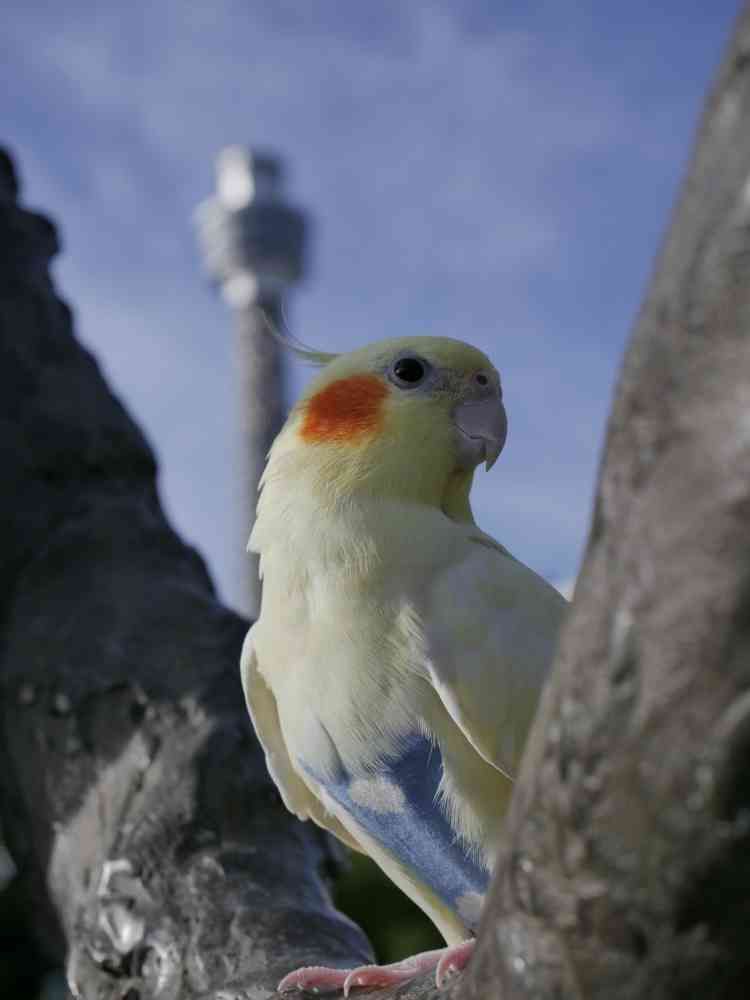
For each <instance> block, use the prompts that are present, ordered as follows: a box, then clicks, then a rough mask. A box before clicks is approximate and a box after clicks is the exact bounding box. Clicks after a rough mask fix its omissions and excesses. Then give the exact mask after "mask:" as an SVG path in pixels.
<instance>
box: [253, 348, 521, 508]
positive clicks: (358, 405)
mask: <svg viewBox="0 0 750 1000" xmlns="http://www.w3.org/2000/svg"><path fill="white" fill-rule="evenodd" d="M318 357H319V358H322V357H325V358H328V357H329V356H318ZM506 432H507V418H506V415H505V408H504V406H503V401H502V391H501V387H500V376H499V375H498V373H497V371H496V369H495V368H494V367H493V365H492V364H491V362H490V361H489V360H488V358H487V357H486V356H485V355H484V354H482V352H481V351H478V350H477V349H476V348H474V347H471V346H469V345H468V344H464V343H462V342H461V341H458V340H451V339H448V338H441V337H408V338H394V339H389V340H381V341H379V342H378V343H375V344H370V345H369V346H367V347H363V348H361V349H359V350H356V351H352V352H350V353H347V354H340V355H336V356H333V358H332V359H331V360H328V362H327V363H326V364H325V367H324V368H323V369H322V371H321V372H320V373H319V374H318V376H317V377H316V378H315V379H314V380H313V382H312V383H311V384H310V386H309V387H308V388H307V390H306V392H305V393H304V395H303V396H302V398H301V399H300V400H299V401H298V403H297V404H296V406H295V407H294V409H293V411H292V413H291V414H290V416H289V420H288V421H287V425H286V427H285V429H284V431H283V432H282V434H281V435H280V437H279V439H278V442H277V444H276V445H274V448H273V450H272V452H271V458H270V462H269V470H268V474H270V475H273V465H274V461H275V459H277V458H279V459H283V460H285V461H288V460H290V459H291V458H292V456H293V457H294V460H295V461H297V462H301V463H303V464H304V466H305V467H307V468H309V469H310V470H312V472H313V476H314V482H315V484H316V488H318V489H320V490H321V491H322V492H324V493H325V494H326V495H327V496H328V497H329V498H330V499H332V500H336V499H339V498H349V497H354V496H368V495H369V496H374V497H382V498H388V499H398V500H405V501H412V502H417V503H426V504H430V505H434V506H438V507H440V508H441V509H442V510H444V511H445V513H446V514H448V515H449V516H451V517H454V518H457V519H461V520H467V519H471V511H470V507H469V501H468V496H469V490H470V488H471V482H472V477H473V473H474V469H475V468H476V466H477V465H479V464H480V463H481V462H484V463H485V464H486V466H487V468H488V469H489V468H490V467H491V466H492V465H493V464H494V462H495V460H496V459H497V457H498V455H499V454H500V451H501V450H502V447H503V445H504V444H505V437H506Z"/></svg>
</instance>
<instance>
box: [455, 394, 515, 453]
mask: <svg viewBox="0 0 750 1000" xmlns="http://www.w3.org/2000/svg"><path fill="white" fill-rule="evenodd" d="M453 422H454V424H455V425H456V427H457V428H458V429H459V431H460V432H461V447H462V450H463V457H464V459H465V460H466V461H468V462H471V463H472V465H478V464H479V463H480V462H484V463H485V468H486V469H487V471H488V472H489V470H490V469H491V468H492V466H493V465H494V464H495V462H496V461H497V458H498V455H499V454H500V452H501V451H502V450H503V445H504V444H505V439H506V437H507V435H508V418H507V416H506V414H505V407H504V406H503V401H502V399H501V398H500V396H496V395H492V396H487V397H485V398H484V399H477V400H473V399H472V400H465V401H464V402H463V403H459V404H458V406H457V407H456V408H455V410H454V411H453Z"/></svg>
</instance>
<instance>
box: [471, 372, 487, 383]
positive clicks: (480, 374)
mask: <svg viewBox="0 0 750 1000" xmlns="http://www.w3.org/2000/svg"><path fill="white" fill-rule="evenodd" d="M474 381H475V382H476V384H477V385H489V382H490V380H489V378H488V377H487V376H486V375H485V374H484V372H477V374H476V375H475V376H474Z"/></svg>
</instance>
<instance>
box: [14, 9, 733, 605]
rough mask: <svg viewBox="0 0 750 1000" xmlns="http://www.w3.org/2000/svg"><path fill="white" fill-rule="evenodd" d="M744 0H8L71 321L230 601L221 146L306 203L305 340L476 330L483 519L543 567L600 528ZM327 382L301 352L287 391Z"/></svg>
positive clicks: (21, 152) (238, 549)
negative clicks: (604, 479)
mask: <svg viewBox="0 0 750 1000" xmlns="http://www.w3.org/2000/svg"><path fill="white" fill-rule="evenodd" d="M738 9H739V4H738V2H737V0H711V2H710V3H708V2H706V0H681V2H680V0H666V2H663V3H661V4H659V5H655V4H653V3H652V2H650V0H648V2H647V0H632V2H630V3H629V4H627V5H624V4H616V3H604V2H602V0H599V2H596V0H588V2H585V0H580V2H575V3H574V2H572V0H555V2H552V0H550V2H538V3H537V2H533V0H526V2H524V3H520V2H514V3H511V2H507V3H504V2H502V0H495V2H492V3H490V2H471V0H465V2H463V3H462V2H459V0H433V2H426V0H425V2H420V0H414V2H410V3H408V2H404V0H379V2H378V3H366V2H364V0H351V2H349V3H342V2H340V0H297V2H291V0H275V2H273V0H243V2H237V0H212V2H211V3H193V2H188V0H183V2H181V3H180V2H177V0H151V2H149V3H146V2H144V0H132V2H131V3H129V4H127V5H125V4H119V3H118V4H115V3H113V2H111V0H107V2H104V3H99V4H94V3H82V2H80V0H70V2H68V3H65V4H52V3H42V2H40V0H36V2H32V3H28V0H26V2H20V0H11V2H10V3H6V5H5V6H4V17H3V22H4V23H3V31H2V34H1V36H0V63H1V64H2V65H3V67H4V72H3V79H4V85H3V87H2V88H0V141H1V142H5V143H6V144H7V145H9V147H10V148H11V150H12V151H13V152H14V154H15V155H16V158H17V161H18V164H19V167H20V170H21V173H22V177H23V179H24V193H25V198H26V201H27V203H29V204H30V205H32V206H35V207H39V208H41V209H43V210H44V211H46V212H48V213H49V214H51V215H52V216H53V217H54V218H55V220H56V221H57V222H58V224H59V226H60V228H61V232H62V236H63V242H64V252H63V254H62V255H61V256H60V258H59V259H58V261H57V263H56V265H55V275H56V278H57V281H58V287H59V289H60V290H61V292H62V294H63V295H64V296H65V297H66V298H67V299H68V300H69V301H70V302H71V304H72V305H73V307H74V310H75V314H76V320H77V330H78V334H79V336H80V337H81V339H82V340H83V341H84V342H85V343H86V344H87V346H89V347H90V348H91V349H92V350H93V351H94V352H95V353H96V355H97V356H98V358H99V360H100V362H101V364H102V366H103V368H104V370H105V372H106V374H107V375H108V377H109V378H110V379H111V381H112V383H113V384H114V386H115V388H116V390H117V392H118V393H119V394H120V396H121V397H122V398H123V399H124V401H125V403H126V404H127V405H128V407H129V408H130V410H131V412H132V413H133V414H134V415H135V417H136V418H137V419H138V421H139V422H140V423H141V425H142V426H143V427H144V428H145V430H146V432H147V434H148V436H149V438H150V440H151V442H152V444H153V445H154V447H155V449H156V451H157V453H158V456H159V460H160V463H161V489H162V495H163V498H164V500H165V504H166V507H167V509H168V511H169V514H170V516H171V517H172V520H173V522H174V523H175V525H176V527H177V528H178V530H179V531H180V532H181V533H182V534H183V535H184V537H185V538H187V539H188V540H189V541H191V542H192V543H194V544H195V545H197V547H198V548H199V549H200V550H201V552H202V553H203V554H204V555H205V556H206V558H207V560H208V562H209V564H210V566H211V569H212V571H213V573H214V577H215V579H216V581H217V583H218V585H219V588H220V590H221V592H222V594H223V596H224V597H225V598H226V599H227V600H228V601H229V602H230V603H236V602H237V600H238V597H239V594H240V586H239V584H238V577H239V573H240V572H241V566H242V562H243V550H244V545H245V540H246V530H245V528H244V525H243V523H242V517H241V513H240V511H239V509H238V501H237V491H236V473H237V454H238V450H237V449H238V443H237V437H236V425H237V407H238V401H237V399H236V394H235V383H234V377H233V376H234V373H233V370H232V336H231V324H230V317H229V315H228V314H227V311H226V309H225V307H224V306H223V305H222V303H221V302H220V301H219V299H218V297H217V296H216V295H215V293H214V292H213V291H212V289H211V288H210V287H209V286H208V284H207V283H206V281H205V278H204V274H203V270H202V264H201V261H200V258H199V254H198V251H197V247H196V241H195V233H194V230H193V221H192V219H193V212H194V209H195V207H196V205H197V204H198V203H199V202H200V201H201V200H202V199H204V198H205V197H206V196H207V195H208V194H210V192H211V190H212V187H213V162H214V157H215V154H216V153H217V152H218V150H219V149H220V148H222V147H223V146H225V145H227V144H234V143H242V144H256V145H258V146H261V147H265V148H271V149H274V150H276V151H278V152H279V153H281V154H282V155H283V156H284V157H285V159H286V161H287V165H288V168H289V175H290V176H289V184H288V191H289V195H290V198H291V199H292V200H293V201H295V202H296V203H297V204H299V205H300V206H302V207H304V208H305V209H307V210H309V211H310V212H311V213H312V215H313V218H314V223H315V226H314V232H313V245H312V251H313V253H312V265H313V266H312V270H311V274H310V277H309V279H308V281H307V282H306V284H305V285H304V286H302V287H301V288H300V289H299V290H298V291H297V292H296V293H295V294H294V296H293V299H292V300H291V301H290V304H289V321H290V326H291V328H292V329H293V331H294V332H295V333H296V334H297V335H298V336H299V337H300V338H301V339H303V340H305V341H306V342H308V343H311V344H313V345H315V346H317V347H320V348H321V349H324V350H334V351H336V350H346V349H347V347H349V346H355V345H360V344H363V343H366V342H368V341H372V340H376V339H378V338H380V337H384V336H395V335H405V334H408V333H410V332H413V333H415V334H422V333H429V334H441V335H447V336H456V337H460V338H463V339H466V340H469V341H471V342H473V343H475V344H477V345H478V346H480V347H481V348H483V349H484V350H485V351H487V353H488V354H490V356H491V357H492V358H493V360H494V361H495V363H496V364H497V366H498V368H499V369H500V371H501V374H502V376H503V381H504V386H505V395H506V402H507V406H508V411H509V417H510V434H509V439H508V445H507V447H506V450H505V453H504V455H503V456H502V457H501V459H500V461H499V462H498V464H497V465H496V466H495V468H494V469H493V470H492V472H491V473H490V474H489V475H487V474H485V473H483V472H480V473H479V474H478V477H477V486H476V488H475V494H474V507H475V513H476V516H477V520H478V521H479V523H480V524H481V525H482V527H484V528H485V529H486V530H488V531H490V532H491V533H492V534H494V535H495V536H496V537H498V538H499V539H500V540H502V541H503V543H504V544H506V545H507V546H508V547H509V548H510V549H511V550H512V551H513V552H514V553H515V554H516V555H518V556H519V557H520V558H522V559H523V560H524V561H525V562H527V563H529V564H530V565H531V566H533V567H534V568H535V569H536V570H538V571H539V572H540V573H542V574H543V575H545V576H546V577H548V578H549V579H552V580H565V579H568V578H570V577H572V576H573V575H574V574H575V572H576V569H577V566H578V563H579V560H580V556H581V553H582V549H583V546H584V543H585V539H586V532H587V528H588V518H589V511H590V505H591V500H592V496H593V490H594V485H595V477H596V470H597V464H598V460H599V456H600V450H601V445H602V441H603V436H604V429H605V421H606V416H607V412H608V409H609V405H610V400H611V396H612V391H613V384H614V379H615V377H616V373H617V369H618V365H619V362H620V359H621V357H622V353H623V349H624V345H625V341H626V337H627V334H628V331H629V329H630V327H631V324H632V322H633V318H634V316H635V314H636V311H637V308H638V305H639V301H640V297H641V294H642V292H643V289H644V284H645V281H646V279H647V277H648V274H649V271H650V268H651V263H652V260H653V256H654V253H655V251H656V248H657V246H658V242H659V240H660V238H661V236H662V234H663V232H664V229H665V226H666V223H667V220H668V217H669V212H670V207H671V204H672V202H673V199H674V196H675V192H676V187H677V183H678V181H679V179H680V177H681V175H682V173H683V171H684V168H685V163H686V157H687V153H688V150H689V147H690V142H691V137H692V134H693V130H694V127H695V124H696V121H697V116H698V113H699V111H700V108H701V104H702V99H703V96H704V94H705V90H706V87H707V85H708V82H709V80H710V79H711V77H712V75H713V73H714V71H715V68H716V66H717V63H718V60H719V57H720V54H721V51H722V48H723V45H724V42H725V40H726V38H727V36H728V33H729V31H730V28H731V24H732V21H733V18H734V16H735V15H736V13H737V11H738ZM307 377H309V371H308V370H306V369H305V368H295V370H294V372H293V374H292V378H291V390H292V394H295V393H296V392H297V391H298V389H299V386H300V385H301V384H302V382H303V380H304V379H305V378H307Z"/></svg>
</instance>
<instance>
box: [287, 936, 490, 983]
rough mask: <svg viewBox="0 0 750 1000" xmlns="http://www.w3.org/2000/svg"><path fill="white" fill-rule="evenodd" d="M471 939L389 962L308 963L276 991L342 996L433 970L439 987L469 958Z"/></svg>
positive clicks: (472, 941)
mask: <svg viewBox="0 0 750 1000" xmlns="http://www.w3.org/2000/svg"><path fill="white" fill-rule="evenodd" d="M473 951H474V938H470V939H469V940H468V941H462V942H461V944H455V945H451V946H449V947H448V948H439V949H437V950H435V951H423V952H421V953H420V954H419V955H412V956H411V957H410V958H405V959H403V961H401V962H393V963H392V964H391V965H359V966H357V968H356V969H330V968H328V967H327V966H325V965H310V966H305V967H304V968H302V969H296V970H295V971H294V972H290V973H289V975H287V976H284V978H283V979H282V980H281V982H280V983H279V985H278V986H277V987H276V989H277V990H278V992H279V993H290V992H292V991H293V990H300V991H301V990H310V991H311V992H313V993H320V992H321V991H326V992H328V991H329V990H342V991H343V993H344V996H345V997H348V996H349V993H350V991H351V990H352V989H358V988H360V987H368V986H383V987H385V986H398V985H400V984H401V983H405V982H407V981H408V980H409V979H413V978H414V977H415V976H418V975H419V974H420V973H421V972H427V971H428V970H429V969H435V982H436V983H437V985H438V987H439V988H440V989H442V988H443V987H444V986H445V985H446V984H447V983H448V982H449V981H450V980H451V979H452V978H453V976H455V975H456V974H457V973H459V972H460V971H461V970H462V969H463V968H464V966H465V965H466V963H467V962H468V961H469V959H470V958H471V955H472V952H473Z"/></svg>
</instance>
